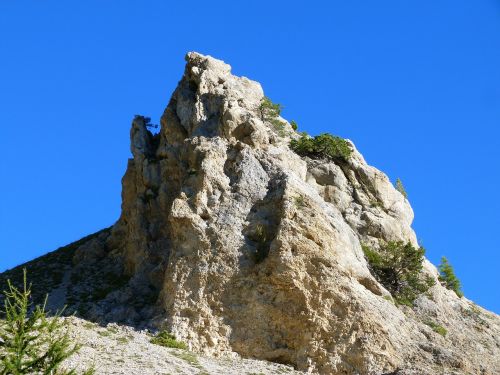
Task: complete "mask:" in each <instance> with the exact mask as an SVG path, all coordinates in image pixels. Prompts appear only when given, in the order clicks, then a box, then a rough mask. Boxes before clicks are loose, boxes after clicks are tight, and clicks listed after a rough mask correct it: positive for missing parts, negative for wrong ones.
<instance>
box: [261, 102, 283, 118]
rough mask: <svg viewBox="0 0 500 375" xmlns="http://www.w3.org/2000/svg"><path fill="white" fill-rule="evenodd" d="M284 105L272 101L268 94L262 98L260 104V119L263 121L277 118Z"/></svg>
mask: <svg viewBox="0 0 500 375" xmlns="http://www.w3.org/2000/svg"><path fill="white" fill-rule="evenodd" d="M282 109H283V106H282V105H281V104H276V103H273V102H272V101H271V99H269V98H268V97H267V96H264V98H262V101H261V102H260V106H259V112H260V119H261V120H262V121H270V120H272V119H275V118H276V117H278V116H279V115H280V114H281V110H282Z"/></svg>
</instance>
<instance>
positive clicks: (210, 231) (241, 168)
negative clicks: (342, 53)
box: [53, 53, 500, 374]
mask: <svg viewBox="0 0 500 375" xmlns="http://www.w3.org/2000/svg"><path fill="white" fill-rule="evenodd" d="M186 60H187V65H186V70H185V73H184V76H183V78H182V80H181V81H180V82H179V85H178V87H177V89H176V90H175V92H174V93H173V95H172V98H171V100H170V103H169V104H168V106H167V108H166V110H165V112H164V114H163V116H162V119H161V130H160V132H159V133H158V134H156V135H153V134H152V133H151V132H150V131H149V130H148V128H147V126H146V125H147V122H146V119H145V118H143V117H140V116H137V117H136V118H135V119H134V121H133V123H132V129H131V151H132V154H133V158H132V159H130V160H129V163H128V167H127V172H126V174H125V176H124V178H123V192H122V199H123V203H122V214H121V217H120V219H119V220H118V222H117V223H116V224H115V225H114V226H113V227H112V228H110V229H109V230H105V231H103V232H101V233H99V234H97V235H95V236H94V237H92V238H90V239H87V240H86V241H84V242H83V244H81V243H80V244H78V248H77V249H76V250H74V256H73V263H72V264H70V263H66V266H65V268H64V270H65V273H64V276H62V277H61V280H59V283H57V285H55V287H56V291H57V293H58V294H57V293H56V295H58V296H60V300H54V301H53V303H54V304H55V305H57V304H61V303H63V302H66V303H69V305H70V306H72V307H73V308H74V309H75V310H77V311H78V312H79V313H80V314H82V315H86V316H87V317H89V318H91V319H94V320H108V321H116V322H124V323H129V324H134V325H156V326H166V327H167V328H168V329H169V330H171V331H172V332H173V333H174V334H175V335H176V336H177V337H178V338H179V339H181V340H183V341H186V342H188V343H189V345H190V347H191V349H193V350H196V351H200V352H204V353H206V354H210V355H221V354H225V353H229V352H237V353H239V354H241V355H243V356H247V357H254V358H258V359H266V360H270V361H275V362H280V363H286V364H293V365H294V366H296V368H298V369H300V370H309V371H312V372H319V373H323V374H379V373H387V372H392V371H396V370H398V369H399V373H408V374H409V373H415V374H422V373H429V374H433V373H446V374H450V373H457V374H496V373H500V319H499V317H498V316H496V315H494V314H492V313H490V312H487V311H485V310H483V309H481V308H479V307H477V306H475V305H474V304H473V303H472V302H470V301H468V300H467V299H466V298H459V297H457V296H456V295H455V293H454V292H452V291H450V290H447V289H445V288H443V287H442V286H441V285H440V284H439V282H437V271H436V269H435V267H434V266H432V265H431V264H430V263H429V262H427V261H425V264H424V272H425V273H427V274H428V275H429V276H430V277H432V278H434V279H435V281H436V285H435V286H434V287H432V288H431V290H430V293H429V295H427V296H426V295H422V296H421V297H420V298H419V299H418V300H417V301H416V304H415V306H414V307H413V308H409V307H406V306H399V307H397V306H395V304H394V303H393V302H392V300H391V297H390V293H389V292H388V291H387V290H386V289H385V288H384V287H383V286H382V285H381V284H380V283H379V282H378V281H377V280H376V279H375V278H374V277H373V276H372V274H371V273H370V270H369V267H368V264H367V262H366V259H365V257H364V255H363V251H362V248H361V244H369V245H374V246H375V245H376V244H378V243H379V241H380V240H384V241H399V240H401V241H404V242H408V241H409V242H411V243H412V244H413V245H414V246H416V247H417V246H418V244H417V240H416V236H415V233H414V232H413V230H412V228H411V223H412V220H413V212H412V209H411V207H410V205H409V203H408V201H407V200H406V199H405V198H404V197H403V196H402V195H401V193H399V192H398V191H396V190H395V189H394V187H393V186H392V184H391V183H390V181H389V179H388V178H387V176H386V175H385V174H383V173H382V172H380V171H379V170H377V169H375V168H373V167H371V166H369V165H367V164H366V162H365V161H364V159H363V157H362V155H361V154H360V153H359V152H358V151H357V150H356V149H355V148H354V145H352V148H353V153H352V155H351V157H350V158H349V159H348V160H347V161H341V162H333V161H326V160H317V159H316V160H313V159H309V158H301V157H299V156H298V155H297V154H295V153H294V152H293V151H291V150H290V148H289V146H288V144H289V141H290V139H291V138H293V137H297V134H296V133H295V132H294V131H293V130H292V128H291V126H290V125H289V124H288V123H287V122H285V125H284V128H283V129H281V130H279V131H277V130H276V129H275V128H273V126H272V124H271V123H269V122H268V121H264V120H263V118H262V116H261V114H260V112H259V106H260V103H261V100H262V98H263V95H264V94H263V91H262V88H261V86H260V85H259V84H258V83H256V82H254V81H251V80H249V79H247V78H244V77H236V76H234V75H232V74H231V71H230V69H231V68H230V66H229V65H227V64H225V63H223V62H222V61H219V60H215V59H213V58H211V57H207V56H203V55H200V54H197V53H189V54H188V55H187V56H186ZM283 121H285V120H284V119H283ZM64 296H66V299H65V298H64ZM429 321H432V322H435V323H436V324H439V325H441V326H443V327H445V328H446V329H447V331H448V333H447V335H446V336H445V337H443V336H441V335H439V334H438V333H436V332H434V331H433V330H432V329H431V327H429V325H428V324H426V322H427V323H428V322H429Z"/></svg>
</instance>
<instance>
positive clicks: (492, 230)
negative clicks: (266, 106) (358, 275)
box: [0, 0, 500, 312]
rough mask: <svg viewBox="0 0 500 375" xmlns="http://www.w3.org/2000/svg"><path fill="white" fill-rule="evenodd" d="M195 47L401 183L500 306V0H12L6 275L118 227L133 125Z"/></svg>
mask: <svg viewBox="0 0 500 375" xmlns="http://www.w3.org/2000/svg"><path fill="white" fill-rule="evenodd" d="M243 4H245V5H243ZM190 50H195V51H199V52H201V53H205V54H210V55H213V56H215V57H218V58H221V59H223V60H225V61H227V62H228V63H230V64H231V65H232V66H233V71H234V72H235V73H236V74H239V75H245V76H247V77H250V78H252V79H255V80H258V81H260V82H261V83H262V85H263V87H264V89H265V92H266V93H267V95H268V96H270V97H271V98H272V99H273V100H274V101H276V102H279V103H282V104H283V105H284V106H285V110H284V116H285V117H286V118H288V119H295V120H296V121H297V122H298V123H299V126H300V128H301V129H302V130H307V131H308V132H310V133H312V134H316V133H319V132H324V131H328V132H332V133H334V134H338V135H341V136H343V137H347V138H350V139H352V140H353V141H354V142H355V143H356V145H357V147H358V148H359V149H360V150H361V152H362V153H363V154H364V155H365V157H366V159H367V160H368V162H370V163H371V164H373V165H375V166H376V167H378V168H379V169H381V170H383V171H384V172H386V173H387V174H388V175H389V177H390V178H391V179H392V180H393V181H394V180H395V179H396V177H400V178H401V179H402V181H403V182H404V184H405V186H406V189H407V191H408V194H409V197H410V201H411V203H412V205H413V208H414V210H415V213H416V219H415V223H414V228H415V229H416V231H417V235H418V237H419V238H420V239H421V240H422V242H423V244H424V246H425V247H426V248H427V254H428V257H429V258H430V260H431V261H432V262H433V263H435V264H437V263H438V262H439V258H440V257H441V255H446V256H447V257H448V258H449V259H450V261H451V263H452V264H453V265H454V267H455V270H456V273H457V274H458V276H459V278H460V279H461V280H462V282H463V285H464V291H465V294H466V296H467V297H469V298H471V299H472V300H474V301H476V302H478V303H479V304H481V305H484V306H485V307H487V308H489V309H493V310H494V311H496V312H500V287H499V286H500V267H499V266H500V245H499V243H500V242H499V241H498V239H497V235H498V234H499V231H500V199H499V197H498V194H499V188H498V187H499V186H500V141H499V138H500V1H495V0H474V1H471V0H448V1H445V0H408V1H400V0H392V1H372V0H366V1H355V0H353V1H340V0H337V1H323V2H318V1H307V2H304V1H300V2H294V1H251V2H250V1H248V2H239V1H206V0H205V1H175V2H174V1H138V0H137V1H125V0H107V1H102V0H100V1H97V0H86V1H79V2H76V1H75V2H69V1H50V0H45V1H39V0H37V1H33V0H32V1H1V2H0V114H1V130H2V131H1V135H0V151H1V164H0V168H1V183H0V199H1V202H0V203H1V205H0V210H1V211H0V228H1V229H0V270H3V269H5V268H9V267H12V266H15V265H17V264H19V263H21V262H24V261H27V260H29V259H32V258H34V257H36V256H38V255H41V254H44V253H45V252H47V251H49V250H53V249H55V248H57V247H58V246H61V245H64V244H67V243H69V242H72V241H74V240H76V239H78V238H80V237H82V236H84V235H86V234H89V233H92V232H94V231H97V230H99V229H101V228H103V227H106V226H109V225H111V224H113V222H114V221H115V220H116V219H117V218H118V216H119V213H120V200H121V199H120V191H121V186H120V180H121V177H122V175H123V173H124V171H125V167H126V163H127V158H128V157H129V156H130V152H129V139H128V133H129V126H130V121H131V119H132V117H133V115H134V114H145V115H150V116H151V117H152V119H153V121H155V122H158V119H159V117H160V115H161V113H162V111H163V109H164V107H165V106H166V104H167V102H168V100H169V97H170V94H171V92H172V91H173V89H174V88H175V86H176V83H177V81H178V80H179V79H180V77H181V75H182V72H183V66H184V60H183V57H184V54H185V53H186V52H187V51H190Z"/></svg>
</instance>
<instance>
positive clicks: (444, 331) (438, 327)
mask: <svg viewBox="0 0 500 375" xmlns="http://www.w3.org/2000/svg"><path fill="white" fill-rule="evenodd" d="M424 323H425V324H426V325H428V326H429V327H431V328H432V330H433V331H434V332H436V333H438V334H440V335H441V336H443V337H445V336H446V334H447V333H448V330H447V329H446V328H444V327H443V326H441V325H439V324H437V323H434V322H433V321H432V320H427V321H425V322H424Z"/></svg>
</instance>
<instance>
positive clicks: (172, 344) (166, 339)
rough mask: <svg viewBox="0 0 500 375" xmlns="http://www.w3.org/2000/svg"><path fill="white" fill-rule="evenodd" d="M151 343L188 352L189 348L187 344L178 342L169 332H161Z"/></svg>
mask: <svg viewBox="0 0 500 375" xmlns="http://www.w3.org/2000/svg"><path fill="white" fill-rule="evenodd" d="M150 341H151V343H152V344H156V345H160V346H164V347H166V348H174V349H183V350H186V349H187V348H188V347H187V345H186V344H185V343H183V342H181V341H177V339H176V338H175V336H174V335H172V334H171V333H169V332H167V331H161V332H160V333H158V334H157V335H156V336H155V337H153V338H152V339H151V340H150Z"/></svg>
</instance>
